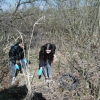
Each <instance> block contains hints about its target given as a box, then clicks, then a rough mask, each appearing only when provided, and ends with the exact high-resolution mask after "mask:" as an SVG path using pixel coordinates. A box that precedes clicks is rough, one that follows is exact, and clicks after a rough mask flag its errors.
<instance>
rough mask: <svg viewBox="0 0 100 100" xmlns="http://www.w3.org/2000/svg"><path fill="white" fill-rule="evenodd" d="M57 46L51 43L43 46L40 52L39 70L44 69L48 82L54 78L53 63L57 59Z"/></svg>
mask: <svg viewBox="0 0 100 100" xmlns="http://www.w3.org/2000/svg"><path fill="white" fill-rule="evenodd" d="M55 50H56V46H55V45H54V44H51V43H47V44H45V45H43V46H41V50H40V52H39V69H40V68H42V69H43V74H44V76H45V80H46V82H48V80H50V79H51V78H52V66H51V63H52V62H53V60H54V57H55Z"/></svg>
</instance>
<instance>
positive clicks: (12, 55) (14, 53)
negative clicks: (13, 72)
mask: <svg viewBox="0 0 100 100" xmlns="http://www.w3.org/2000/svg"><path fill="white" fill-rule="evenodd" d="M23 58H24V50H23V49H22V48H21V47H20V46H19V43H16V44H15V45H14V46H12V47H11V49H10V51H9V59H10V61H12V63H14V64H16V60H22V59H23Z"/></svg>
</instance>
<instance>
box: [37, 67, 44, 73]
mask: <svg viewBox="0 0 100 100" xmlns="http://www.w3.org/2000/svg"><path fill="white" fill-rule="evenodd" d="M42 71H43V69H42V67H40V69H39V70H38V75H42Z"/></svg>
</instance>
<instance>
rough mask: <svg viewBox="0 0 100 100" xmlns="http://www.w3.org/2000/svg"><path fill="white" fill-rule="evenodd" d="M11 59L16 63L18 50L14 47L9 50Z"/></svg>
mask: <svg viewBox="0 0 100 100" xmlns="http://www.w3.org/2000/svg"><path fill="white" fill-rule="evenodd" d="M9 59H10V61H12V63H14V64H16V51H15V50H14V49H13V48H11V50H10V52H9Z"/></svg>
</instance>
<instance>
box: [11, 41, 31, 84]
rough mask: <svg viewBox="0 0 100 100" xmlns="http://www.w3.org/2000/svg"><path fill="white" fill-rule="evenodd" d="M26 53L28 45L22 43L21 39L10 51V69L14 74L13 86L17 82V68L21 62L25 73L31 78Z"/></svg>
mask: <svg viewBox="0 0 100 100" xmlns="http://www.w3.org/2000/svg"><path fill="white" fill-rule="evenodd" d="M24 51H26V45H24V44H23V43H22V39H19V40H18V42H17V43H16V44H14V45H13V46H12V47H11V49H10V51H9V60H10V67H11V72H12V84H13V83H14V82H15V80H16V75H15V71H16V70H15V69H16V68H15V67H16V66H17V62H21V65H22V67H23V69H24V71H25V73H26V74H27V75H29V76H31V75H30V74H29V73H28V70H27V66H26V65H27V62H26V60H25V57H24V56H25V52H24Z"/></svg>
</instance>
